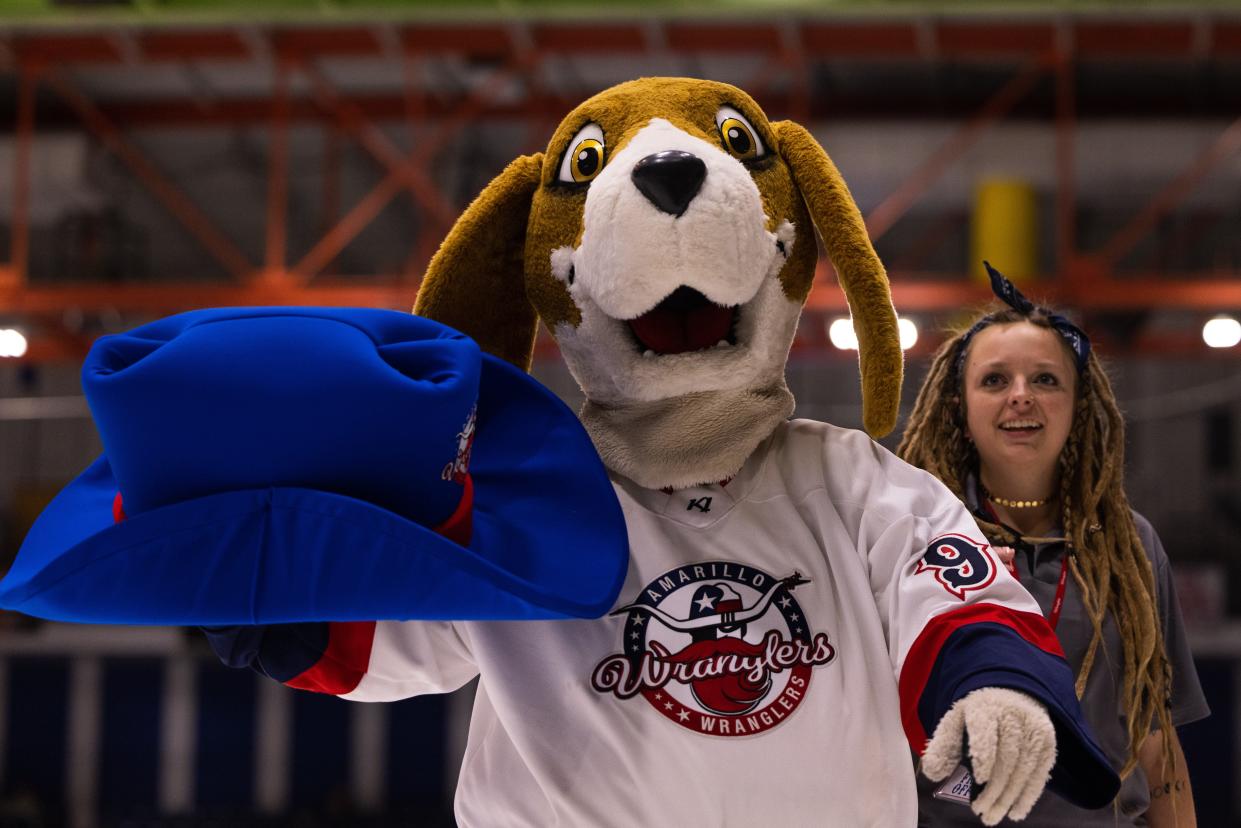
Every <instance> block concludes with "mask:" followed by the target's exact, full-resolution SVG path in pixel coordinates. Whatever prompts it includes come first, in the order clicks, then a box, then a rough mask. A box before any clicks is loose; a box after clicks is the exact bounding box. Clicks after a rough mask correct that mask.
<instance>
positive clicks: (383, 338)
mask: <svg viewBox="0 0 1241 828" xmlns="http://www.w3.org/2000/svg"><path fill="white" fill-rule="evenodd" d="M82 384H83V387H84V390H85V394H86V398H87V401H88V402H89V404H90V406H91V411H92V413H93V414H94V417H95V422H96V424H97V426H98V428H99V433H100V435H101V437H102V440H103V445H104V455H103V456H102V457H100V458H99V459H98V460H96V461H95V463H94V464H92V465H91V466H90V467H89V468H88V469H86V471H84V472H83V473H82V474H81V475H80V476H79V477H78V478H77V479H75V480H74V481H73V482H72V483H70V484H69V485H68V487H67V488H65V490H64V491H62V492H61V493H60V494H59V495H57V497H56V498H55V499H54V500H53V501H52V503H51V504H50V505H49V506H48V507H47V509H46V510H45V511H44V512H43V514H42V515H40V516H39V519H38V520H37V521H36V522H35V525H34V527H33V528H32V529H31V530H30V533H29V534H28V535H27V537H26V540H25V542H24V543H23V545H22V548H21V551H20V552H19V553H18V556H17V560H16V561H15V562H14V564H13V567H12V569H11V570H10V571H9V572H8V574H7V575H6V576H5V578H4V579H3V581H0V607H4V608H6V609H12V610H17V611H20V612H23V613H26V614H29V615H36V616H41V617H44V618H51V619H56V620H62V621H81V622H95V623H130V624H186V625H190V624H197V625H226V624H272V623H283V622H296V621H356V620H400V619H416V618H417V619H460V620H464V619H486V618H491V619H500V618H504V619H520V618H563V617H594V616H598V615H601V614H603V613H604V612H606V611H607V610H608V609H609V608H610V607H611V606H612V604H613V602H614V601H615V599H616V595H617V593H618V592H619V590H620V587H621V583H622V582H623V580H624V577H625V571H626V568H627V566H628V554H629V553H628V541H627V539H626V534H625V524H624V518H623V516H622V514H621V510H620V506H619V504H618V503H617V500H616V496H615V494H614V492H613V490H612V485H611V483H610V482H609V481H608V478H607V474H606V473H605V471H604V468H603V465H602V463H601V462H600V460H599V457H598V455H597V454H596V453H595V450H594V447H593V446H592V445H591V442H590V439H589V438H588V437H587V435H586V432H585V431H584V430H583V429H582V427H581V425H580V423H579V422H578V420H577V418H576V417H575V416H574V415H573V413H572V412H571V411H570V410H569V409H568V408H567V407H565V405H564V404H563V403H561V402H560V400H558V399H557V398H556V397H555V396H554V395H552V394H551V392H549V391H548V390H547V389H546V388H544V387H543V386H541V385H539V383H537V382H536V381H535V380H533V379H531V378H530V377H529V376H527V375H526V374H525V373H523V372H521V371H519V370H517V369H516V368H513V367H512V366H510V365H508V364H507V363H505V362H502V361H501V360H498V359H496V358H494V357H491V356H489V355H487V354H483V353H481V352H480V350H479V348H478V346H477V345H476V344H475V343H474V341H473V340H471V339H469V338H467V337H466V336H464V335H463V334H460V333H458V332H456V331H454V330H452V329H451V328H448V327H445V326H443V325H440V324H438V323H436V322H432V321H430V320H427V319H422V318H419V317H416V316H412V315H410V314H405V313H398V312H395V311H385V310H373V309H339V308H330V309H329V308H324V309H316V308H223V309H212V310H201V311H193V312H190V313H184V314H180V315H177V316H172V317H169V318H167V319H163V320H160V321H158V322H153V323H151V324H149V325H144V326H142V327H140V328H137V329H135V330H133V331H130V332H128V333H125V334H120V335H117V336H108V337H104V338H102V339H100V340H99V341H97V342H96V343H95V345H94V347H92V348H91V351H90V354H89V355H88V356H87V358H86V364H85V365H84V366H83V370H82Z"/></svg>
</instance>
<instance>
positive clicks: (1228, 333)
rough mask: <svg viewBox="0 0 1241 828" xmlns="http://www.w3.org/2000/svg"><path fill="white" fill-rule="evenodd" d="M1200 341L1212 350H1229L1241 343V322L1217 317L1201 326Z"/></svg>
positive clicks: (1227, 317) (1228, 317)
mask: <svg viewBox="0 0 1241 828" xmlns="http://www.w3.org/2000/svg"><path fill="white" fill-rule="evenodd" d="M1202 341H1203V342H1205V343H1206V344H1207V345H1209V346H1211V347H1212V348H1231V347H1233V346H1234V345H1236V344H1237V343H1238V342H1241V322H1238V321H1237V320H1236V319H1235V318H1233V317H1231V316H1217V317H1215V318H1214V319H1209V320H1207V323H1206V324H1205V325H1203V326H1202Z"/></svg>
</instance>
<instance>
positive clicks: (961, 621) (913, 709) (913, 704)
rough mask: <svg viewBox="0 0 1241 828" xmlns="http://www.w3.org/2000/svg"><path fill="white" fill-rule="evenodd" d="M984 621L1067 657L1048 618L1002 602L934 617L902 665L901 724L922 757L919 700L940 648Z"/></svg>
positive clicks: (922, 741) (971, 606)
mask: <svg viewBox="0 0 1241 828" xmlns="http://www.w3.org/2000/svg"><path fill="white" fill-rule="evenodd" d="M981 622H988V623H992V624H1003V625H1004V626H1005V627H1008V628H1009V629H1011V630H1013V631H1014V632H1016V633H1017V634H1018V635H1020V636H1021V637H1022V638H1023V639H1025V640H1026V641H1028V642H1030V643H1031V644H1033V645H1034V646H1035V647H1038V648H1039V649H1040V650H1042V651H1043V652H1046V653H1051V654H1052V655H1056V656H1060V657H1061V658H1064V650H1063V649H1061V647H1060V641H1059V639H1057V638H1056V634H1055V632H1053V631H1052V629H1051V626H1050V625H1049V624H1048V623H1047V619H1045V618H1044V617H1043V616H1042V615H1040V614H1038V613H1035V612H1021V611H1020V610H1014V609H1009V608H1008V607H1002V606H999V605H998V604H986V603H982V604H970V605H969V606H965V607H961V608H960V609H957V610H953V611H951V612H946V613H944V614H943V615H937V616H935V617H934V618H932V619H931V620H930V621H928V622H927V625H926V626H925V627H923V629H922V633H921V634H920V635H919V636H918V638H917V640H916V641H914V643H913V646H912V647H910V648H909V654H908V655H907V656H905V664H904V666H903V667H902V668H901V678H900V697H901V724H902V725H903V726H904V728H905V738H907V739H908V740H909V746H910V747H911V748H913V750H914V753H916V754H917V755H918V756H921V755H922V751H923V750H924V749H925V748H926V739H927V734H926V730H924V729H923V727H922V720H921V719H919V718H918V702H919V701H920V700H921V699H922V691H923V690H924V689H925V688H926V683H927V680H928V679H930V677H931V670H932V669H934V667H935V660H936V659H937V658H939V651H940V648H941V647H943V646H944V642H946V641H947V640H948V637H949V636H950V635H952V634H953V633H954V632H956V631H957V630H959V629H960V628H961V627H964V626H966V625H968V624H977V623H981Z"/></svg>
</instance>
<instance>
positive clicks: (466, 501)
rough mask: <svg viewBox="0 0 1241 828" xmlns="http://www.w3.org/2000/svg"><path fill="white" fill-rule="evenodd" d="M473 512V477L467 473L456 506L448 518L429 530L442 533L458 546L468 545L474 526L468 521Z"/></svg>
mask: <svg viewBox="0 0 1241 828" xmlns="http://www.w3.org/2000/svg"><path fill="white" fill-rule="evenodd" d="M473 514H474V478H472V477H470V476H469V475H468V474H467V475H466V476H465V489H464V490H462V492H461V500H460V501H458V502H457V508H456V509H455V510H454V511H453V513H452V514H451V515H449V516H448V520H446V521H444V522H443V523H441V524H440V525H439V526H435V527H432V530H431V531H433V532H436V533H438V534H440V535H443V536H444V537H446V538H448V539H449V540H450V541H452V542H453V543H456V544H457V545H459V546H469V545H470V535H471V534H472V532H473V528H474V527H473V524H472V522H471V521H470V517H471V515H473Z"/></svg>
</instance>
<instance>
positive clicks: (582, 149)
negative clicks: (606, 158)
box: [560, 124, 603, 184]
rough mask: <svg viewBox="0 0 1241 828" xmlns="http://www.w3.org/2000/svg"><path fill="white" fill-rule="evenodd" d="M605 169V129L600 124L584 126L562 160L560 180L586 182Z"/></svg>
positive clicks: (571, 142)
mask: <svg viewBox="0 0 1241 828" xmlns="http://www.w3.org/2000/svg"><path fill="white" fill-rule="evenodd" d="M602 169H603V130H602V129H600V128H599V126H598V124H587V125H586V126H584V127H582V128H581V129H580V130H579V131H578V133H577V135H574V136H573V140H572V141H570V142H569V150H568V152H566V153H565V154H564V160H563V161H561V162H560V180H561V181H564V182H567V183H574V184H585V183H587V182H588V181H590V180H591V179H593V178H594V177H595V176H597V175H598V174H599V172H600V171H601V170H602Z"/></svg>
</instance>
